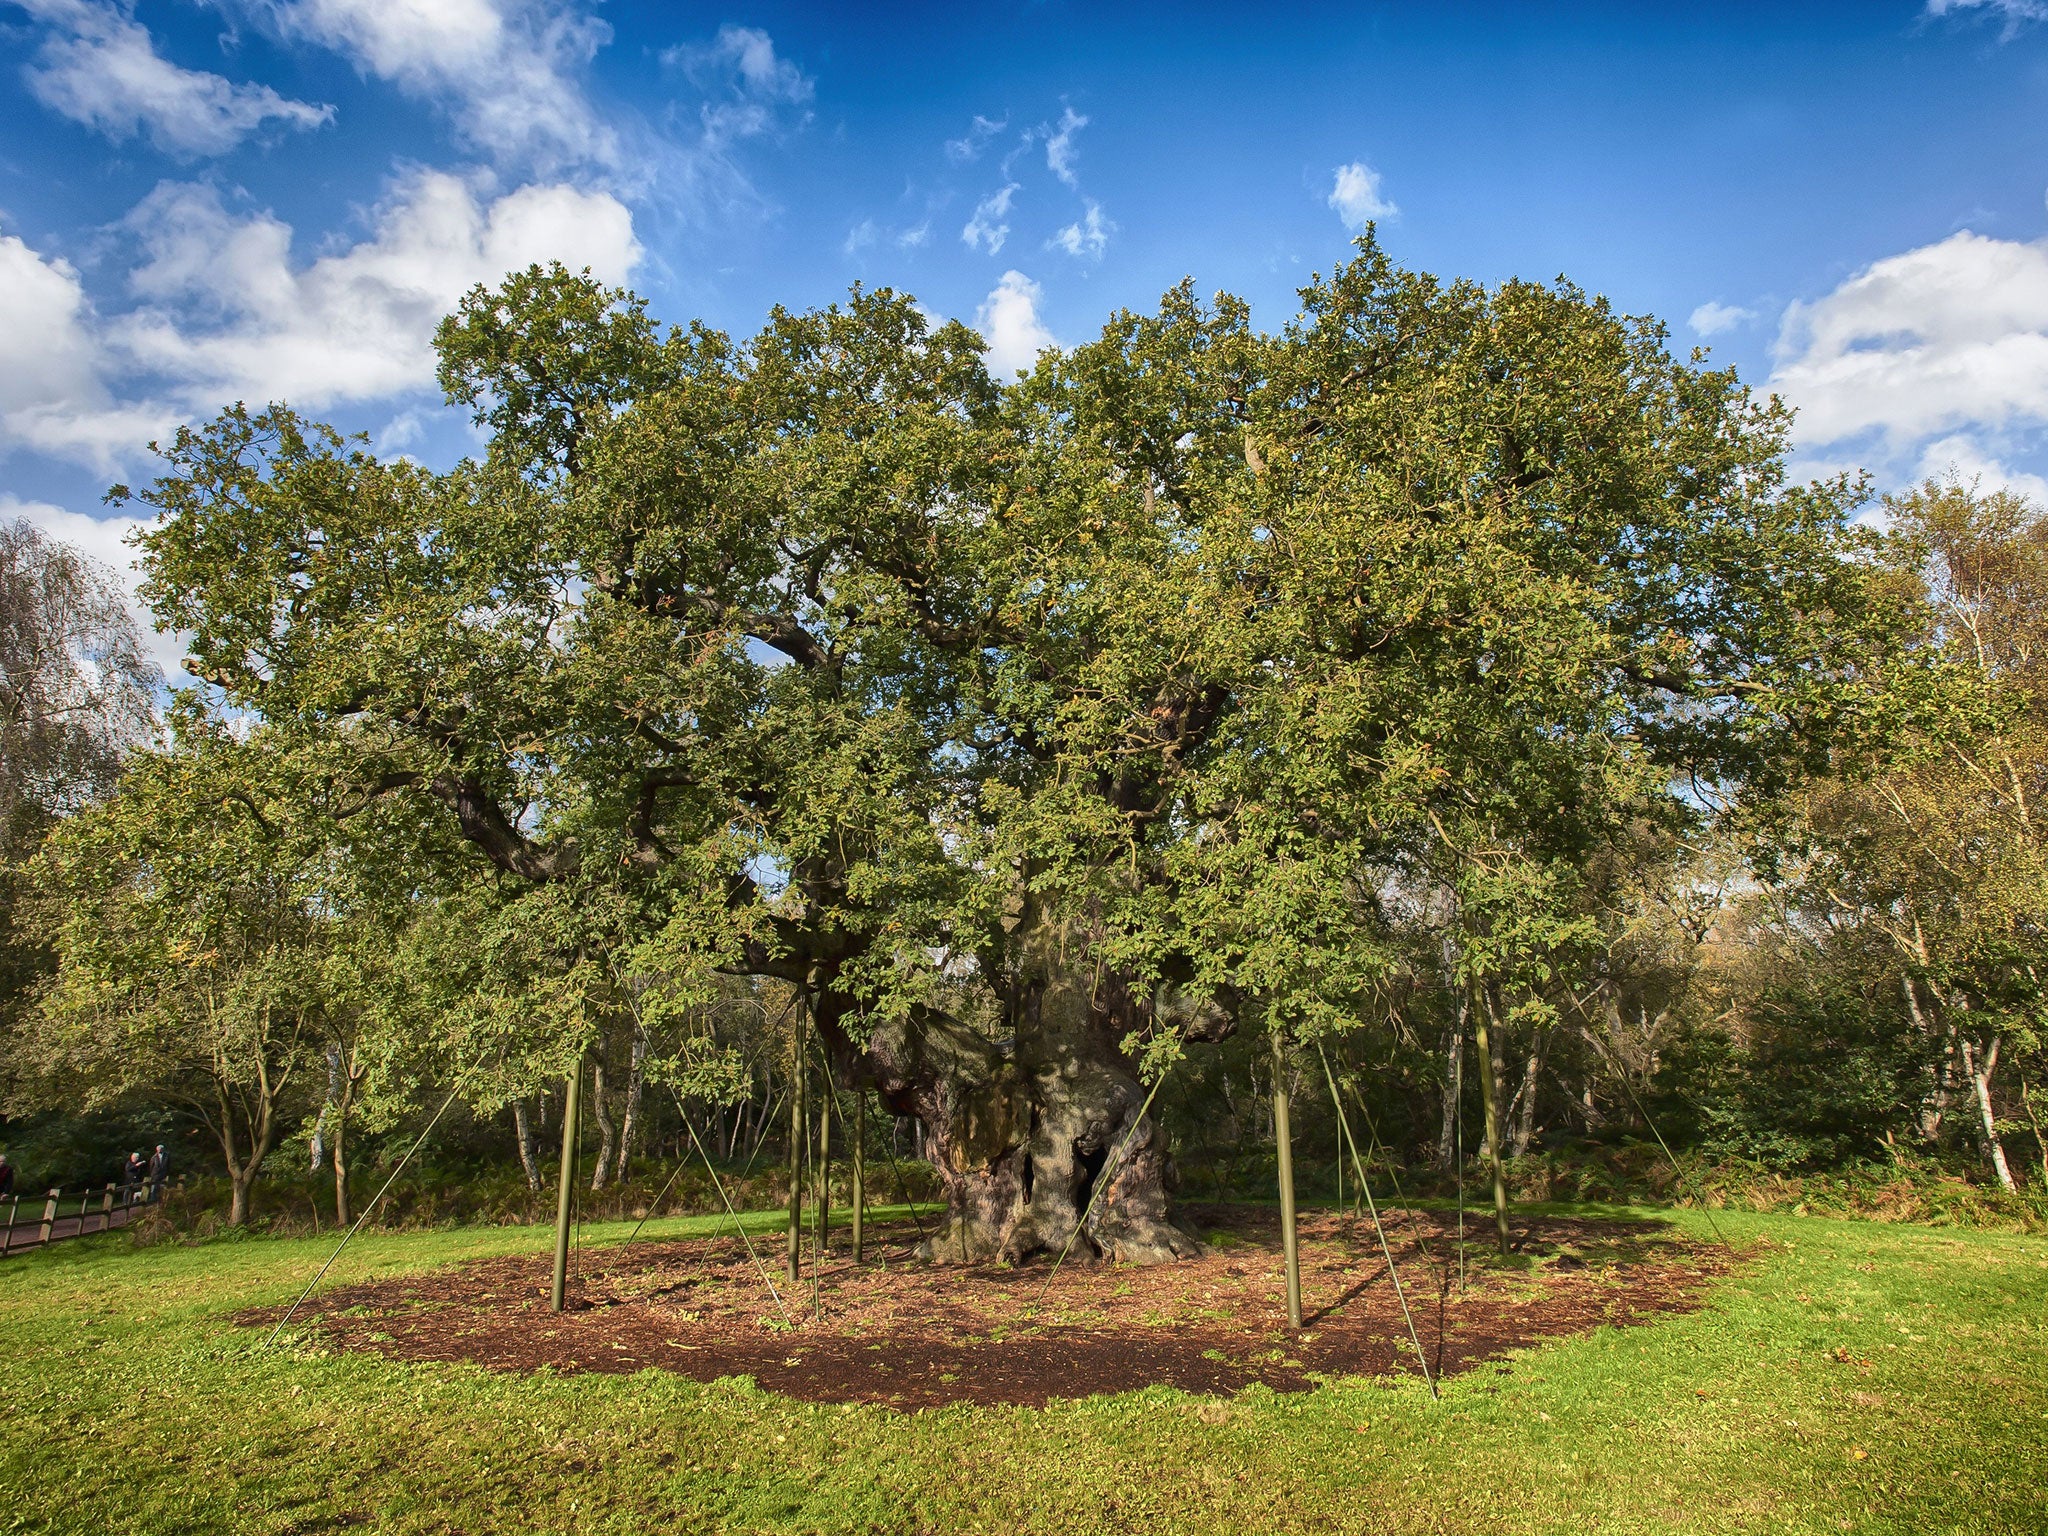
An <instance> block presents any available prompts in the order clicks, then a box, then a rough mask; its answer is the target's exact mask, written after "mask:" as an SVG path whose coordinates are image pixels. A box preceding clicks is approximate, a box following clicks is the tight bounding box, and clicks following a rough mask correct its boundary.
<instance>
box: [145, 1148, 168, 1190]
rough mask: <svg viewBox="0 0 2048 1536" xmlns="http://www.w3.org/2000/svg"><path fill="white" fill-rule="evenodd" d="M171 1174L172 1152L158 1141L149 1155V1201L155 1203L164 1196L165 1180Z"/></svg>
mask: <svg viewBox="0 0 2048 1536" xmlns="http://www.w3.org/2000/svg"><path fill="white" fill-rule="evenodd" d="M170 1176H171V1159H170V1154H169V1153H167V1152H165V1151H164V1144H163V1143H162V1142H158V1143H157V1144H156V1150H155V1151H154V1152H152V1153H150V1155H149V1203H150V1204H151V1205H155V1204H156V1203H157V1201H159V1200H161V1199H163V1197H164V1180H165V1179H167V1178H169V1177H170Z"/></svg>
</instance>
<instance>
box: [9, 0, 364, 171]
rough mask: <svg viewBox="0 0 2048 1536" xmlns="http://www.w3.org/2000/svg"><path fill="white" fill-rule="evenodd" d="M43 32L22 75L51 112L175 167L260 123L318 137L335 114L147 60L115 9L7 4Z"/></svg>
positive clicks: (147, 49) (94, 2)
mask: <svg viewBox="0 0 2048 1536" xmlns="http://www.w3.org/2000/svg"><path fill="white" fill-rule="evenodd" d="M14 3H15V4H17V5H20V6H21V7H22V8H23V9H25V10H27V11H28V12H29V14H30V15H32V16H34V17H35V18H36V19H37V20H38V21H40V22H42V23H44V24H45V25H46V26H48V27H49V28H50V29H51V35H50V36H49V37H48V38H46V39H45V40H44V42H43V45H42V47H41V48H39V49H38V50H37V51H36V60H35V63H34V64H32V65H31V66H30V67H29V68H28V69H27V70H26V71H24V73H25V74H26V76H27V79H28V88H29V90H30V91H31V92H32V93H33V94H34V96H35V98H36V100H38V101H40V102H41V103H42V104H43V105H44V106H46V107H48V108H49V109H50V110H51V111H53V112H56V113H59V114H61V115H62V116H65V117H68V118H70V119H71V120H72V121H73V122H76V123H83V124H84V125H85V126H86V127H88V128H91V129H94V130H96V131H97V132H99V133H103V134H105V135H106V136H107V137H108V138H109V139H112V140H113V141H114V142H115V143H117V144H118V143H121V142H123V141H124V140H126V139H130V138H133V137H134V136H135V135H136V134H138V133H145V134H147V135H148V136H149V139H150V142H151V143H153V144H155V145H156V147H157V148H158V149H160V150H162V151H163V152H164V153H165V154H169V155H176V156H178V157H180V158H192V157H195V156H200V155H221V154H226V153H227V152H228V151H229V150H231V149H233V148H234V147H235V146H236V145H237V144H239V143H241V142H242V140H244V139H245V138H247V137H248V136H249V135H250V134H252V133H254V132H256V131H257V129H259V128H261V127H262V126H263V125H264V124H265V123H268V122H277V123H280V124H282V125H284V126H285V127H288V128H317V127H319V126H321V125H322V124H323V123H327V122H330V121H332V120H333V117H334V108H332V107H327V106H314V105H312V104H311V103H309V102H303V101H292V100H290V99H289V98H287V97H284V96H280V95H278V93H277V92H276V91H273V90H272V89H270V87H269V86H267V85H237V84H236V83H235V82H233V81H231V80H227V79H223V78H222V77H221V76H219V75H215V74H208V73H206V72H205V71H203V70H195V69H184V68H181V67H180V66H178V65H176V64H173V63H172V62H171V61H170V60H168V59H166V58H165V57H163V55H161V54H160V53H158V52H157V51H156V44H155V42H154V41H153V40H152V39H151V37H150V35H149V29H148V28H147V27H144V26H143V25H142V24H141V23H140V22H138V21H136V20H135V18H134V15H133V14H132V12H133V6H132V5H130V4H121V3H115V0H14Z"/></svg>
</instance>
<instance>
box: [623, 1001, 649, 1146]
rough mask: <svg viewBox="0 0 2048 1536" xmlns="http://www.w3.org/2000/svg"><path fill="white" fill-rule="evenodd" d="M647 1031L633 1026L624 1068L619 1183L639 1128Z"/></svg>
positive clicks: (644, 1075) (644, 1076) (636, 1025)
mask: <svg viewBox="0 0 2048 1536" xmlns="http://www.w3.org/2000/svg"><path fill="white" fill-rule="evenodd" d="M646 1066H647V1031H646V1030H644V1029H642V1028H641V1027H640V1026H639V1025H638V1024H635V1025H634V1026H633V1045H632V1052H631V1056H630V1059H629V1061H628V1063H627V1067H626V1113H625V1117H624V1118H623V1119H622V1120H620V1122H619V1182H620V1183H621V1184H623V1183H625V1182H626V1172H627V1166H628V1164H629V1163H630V1161H631V1159H632V1156H633V1134H634V1132H635V1131H637V1130H638V1129H639V1128H640V1092H641V1088H642V1086H643V1084H644V1082H645V1078H646Z"/></svg>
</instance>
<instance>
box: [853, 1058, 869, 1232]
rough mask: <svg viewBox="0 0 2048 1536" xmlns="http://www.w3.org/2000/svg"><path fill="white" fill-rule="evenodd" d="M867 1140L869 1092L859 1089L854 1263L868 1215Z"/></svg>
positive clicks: (855, 1104) (855, 1098)
mask: <svg viewBox="0 0 2048 1536" xmlns="http://www.w3.org/2000/svg"><path fill="white" fill-rule="evenodd" d="M867 1139H868V1091H867V1089H865V1088H857V1089H855V1090H854V1094H853V1262H854V1263H856V1264H858V1263H860V1262H861V1238H862V1236H863V1235H864V1232H865V1222H864V1218H865V1216H866V1213H867V1203H868V1179H867V1146H866V1143H867Z"/></svg>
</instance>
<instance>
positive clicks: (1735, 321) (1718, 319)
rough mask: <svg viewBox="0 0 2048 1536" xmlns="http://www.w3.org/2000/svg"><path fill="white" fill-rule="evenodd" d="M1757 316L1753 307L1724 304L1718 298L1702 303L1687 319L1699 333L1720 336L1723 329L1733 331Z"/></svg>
mask: <svg viewBox="0 0 2048 1536" xmlns="http://www.w3.org/2000/svg"><path fill="white" fill-rule="evenodd" d="M1755 318H1756V311H1755V310H1753V309H1742V308H1739V307H1737V306H1736V305H1733V304H1723V303H1721V302H1720V301H1719V300H1718V299H1716V300H1712V301H1710V302H1708V303H1705V304H1702V305H1701V306H1700V307H1699V308H1698V309H1696V310H1694V311H1693V312H1692V314H1691V315H1690V316H1689V317H1688V318H1687V319H1686V322H1685V323H1686V324H1687V325H1689V326H1691V327H1692V328H1693V330H1694V332H1696V333H1697V334H1698V335H1701V336H1718V335H1720V334H1721V333H1722V332H1723V331H1732V330H1734V329H1735V327H1736V326H1738V325H1744V324H1746V323H1748V322H1749V321H1751V320H1754V319H1755Z"/></svg>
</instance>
